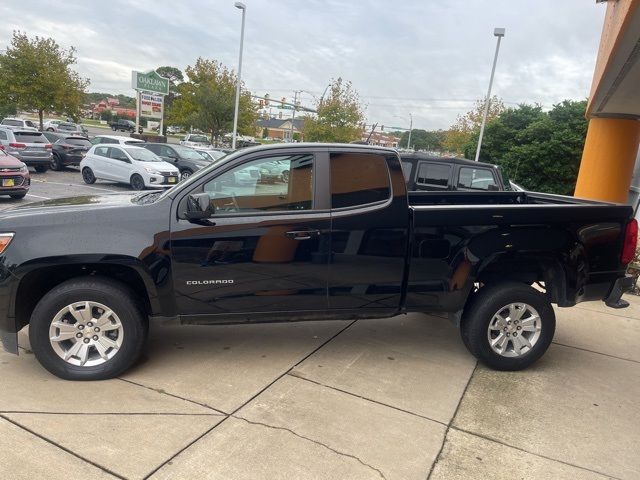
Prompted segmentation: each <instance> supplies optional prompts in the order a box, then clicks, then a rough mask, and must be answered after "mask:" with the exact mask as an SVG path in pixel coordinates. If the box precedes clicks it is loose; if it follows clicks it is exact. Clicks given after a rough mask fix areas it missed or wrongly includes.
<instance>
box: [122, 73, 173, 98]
mask: <svg viewBox="0 0 640 480" xmlns="http://www.w3.org/2000/svg"><path fill="white" fill-rule="evenodd" d="M131 87H133V89H135V90H139V91H144V92H150V93H158V94H160V95H168V94H169V79H168V78H164V77H161V76H160V75H158V74H157V73H156V72H155V71H154V70H150V71H148V72H146V73H143V72H136V71H133V72H131Z"/></svg>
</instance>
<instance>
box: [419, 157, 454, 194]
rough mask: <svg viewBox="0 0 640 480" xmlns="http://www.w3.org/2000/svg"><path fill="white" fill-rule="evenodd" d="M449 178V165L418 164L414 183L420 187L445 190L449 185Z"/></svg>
mask: <svg viewBox="0 0 640 480" xmlns="http://www.w3.org/2000/svg"><path fill="white" fill-rule="evenodd" d="M450 176H451V165H445V164H442V163H427V162H420V167H419V168H418V178H416V183H418V184H420V185H429V186H432V187H444V188H446V187H447V186H448V185H449V177H450Z"/></svg>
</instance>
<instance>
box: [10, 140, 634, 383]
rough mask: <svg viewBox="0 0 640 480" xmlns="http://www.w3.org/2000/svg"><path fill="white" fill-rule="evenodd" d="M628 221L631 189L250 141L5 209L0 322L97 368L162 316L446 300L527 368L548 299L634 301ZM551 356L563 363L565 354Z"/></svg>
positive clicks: (480, 345)
mask: <svg viewBox="0 0 640 480" xmlns="http://www.w3.org/2000/svg"><path fill="white" fill-rule="evenodd" d="M99 149H100V150H101V152H102V154H103V155H106V157H102V158H103V159H104V158H106V159H109V158H111V156H110V155H109V149H112V151H113V150H120V151H122V152H123V153H125V152H126V157H127V158H126V160H128V161H133V160H132V158H130V157H129V153H130V152H133V151H135V152H138V153H140V152H145V153H146V155H148V156H152V155H153V154H152V153H151V152H149V151H148V150H145V149H141V148H137V147H127V146H124V147H118V146H108V145H100V146H96V147H93V148H92V150H93V151H95V150H99ZM90 154H91V156H87V158H85V160H84V161H83V162H88V159H89V158H93V152H90ZM123 157H124V156H123ZM123 160H124V158H123V159H120V158H119V159H117V160H115V161H117V162H121V161H123ZM274 160H280V161H285V162H289V181H288V182H287V183H278V184H266V185H263V184H260V183H256V184H255V185H254V186H250V187H247V188H237V187H235V186H229V185H228V184H227V180H228V179H230V178H233V176H234V173H235V172H236V171H238V170H243V169H246V168H247V167H255V168H258V169H260V168H261V166H262V165H263V164H264V163H268V162H272V161H274ZM96 161H97V162H100V161H103V162H104V161H105V160H96ZM107 161H108V160H107ZM125 165H128V163H126V162H125ZM147 165H150V167H149V168H151V169H154V168H155V167H156V165H158V162H156V161H153V162H149V163H147ZM167 168H168V167H167ZM172 168H173V167H172ZM637 228H638V224H637V222H636V221H635V220H634V219H633V209H632V208H631V207H630V206H628V205H618V204H612V203H604V202H598V201H592V200H582V199H578V198H573V197H565V196H561V195H550V194H541V193H531V192H490V191H487V192H455V191H454V192H451V191H445V192H409V193H407V190H406V186H405V180H404V178H403V173H402V169H401V163H400V158H399V157H398V154H397V153H396V151H395V150H392V149H387V148H381V147H370V146H366V145H349V144H293V145H291V144H289V145H287V144H285V145H273V146H269V147H258V148H253V149H246V150H241V151H239V152H237V153H235V154H233V155H230V156H229V157H227V158H225V160H224V161H222V162H219V163H217V164H214V165H213V166H212V167H211V168H207V169H206V170H204V171H201V173H199V174H196V175H194V176H192V177H191V178H190V179H188V180H186V181H185V182H181V183H180V184H178V185H177V186H176V187H174V188H173V189H171V190H170V191H169V192H167V193H162V192H147V193H145V194H137V195H127V194H118V195H114V194H110V195H92V196H83V197H78V198H73V199H68V198H67V199H59V200H47V201H43V202H38V203H35V204H29V205H26V206H21V207H19V208H17V209H14V210H11V211H6V212H2V213H1V214H0V238H1V239H2V242H1V243H0V245H2V246H1V248H0V266H1V268H0V338H2V341H3V345H4V348H5V349H7V350H8V351H10V352H12V353H17V352H18V342H17V332H18V331H19V330H21V329H22V328H23V327H25V326H26V325H29V337H30V343H31V350H33V352H34V353H35V357H36V358H37V359H38V360H39V362H40V363H41V364H42V365H43V366H44V367H45V368H46V369H48V370H49V371H50V372H52V373H53V374H55V375H57V376H59V377H61V378H65V379H70V380H73V379H75V380H97V379H106V378H112V377H117V376H119V375H121V374H122V373H123V372H125V371H126V370H127V369H128V368H129V367H130V366H131V365H133V364H134V363H135V362H136V360H137V359H138V358H139V357H140V354H141V353H142V351H143V348H144V344H145V337H146V336H147V333H148V330H149V329H148V324H149V323H152V322H157V321H160V320H161V319H178V320H180V321H181V322H182V323H186V324H229V323H249V322H265V321H273V322H276V321H293V320H321V319H325V318H331V319H345V320H347V319H348V320H350V321H352V320H353V319H359V318H360V319H366V318H381V317H391V316H395V315H398V314H403V313H407V312H440V314H448V315H449V318H450V319H451V321H452V322H453V323H454V324H455V325H456V326H457V327H458V328H459V330H460V333H461V336H462V339H463V343H464V344H465V345H466V347H467V348H468V349H469V351H470V352H471V353H472V354H473V355H475V356H476V357H477V358H478V359H479V360H480V361H482V362H483V363H484V364H486V365H488V366H489V367H490V368H493V369H497V370H521V369H524V368H526V367H528V366H529V365H531V364H532V363H534V362H535V361H536V360H538V359H539V358H540V357H541V356H542V355H543V354H544V352H545V351H546V350H547V348H548V347H549V346H550V344H551V341H552V339H553V336H554V332H555V314H554V309H553V308H552V303H555V304H557V305H558V307H571V306H574V305H576V304H577V303H579V302H583V301H596V300H597V301H604V302H605V305H606V306H608V307H614V308H622V307H625V306H628V303H626V302H624V301H623V300H622V298H621V297H622V294H623V292H625V291H626V290H628V289H629V288H630V287H631V286H632V284H633V277H631V276H626V275H625V270H626V267H627V265H628V263H629V262H630V261H631V259H633V256H634V253H635V248H636V243H637V234H638V230H637ZM535 283H539V288H542V289H544V292H541V291H539V290H537V289H534V288H532V287H531V285H532V284H535ZM602 321H606V319H605V318H603V320H602ZM400 322H402V319H401V318H399V319H398V323H400ZM411 341H413V342H417V343H419V342H421V341H422V339H421V338H418V337H416V338H413V339H411ZM194 342H195V340H194ZM185 348H189V345H188V342H187V343H186V345H185ZM555 363H556V364H555V365H554V368H561V367H562V366H561V364H562V358H556V360H555ZM186 368H188V366H187V367H186Z"/></svg>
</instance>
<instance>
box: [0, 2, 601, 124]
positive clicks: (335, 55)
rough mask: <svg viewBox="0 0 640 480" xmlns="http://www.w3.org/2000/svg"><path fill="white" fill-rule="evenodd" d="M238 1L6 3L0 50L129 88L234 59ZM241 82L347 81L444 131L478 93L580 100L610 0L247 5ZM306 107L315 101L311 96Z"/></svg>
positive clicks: (376, 114) (310, 86) (317, 87)
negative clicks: (43, 46)
mask: <svg viewBox="0 0 640 480" xmlns="http://www.w3.org/2000/svg"><path fill="white" fill-rule="evenodd" d="M233 3H234V2H233V0H224V1H222V0H209V1H196V0H180V1H176V0H174V1H165V0H131V1H129V0H110V1H104V0H92V1H86V0H64V1H63V2H56V3H55V4H52V3H50V1H45V0H39V1H38V0H2V1H1V2H0V18H2V21H1V22H0V49H4V48H5V47H6V45H7V44H8V42H9V41H10V38H11V32H12V30H14V29H20V30H22V31H24V32H26V33H27V34H29V35H44V36H51V37H53V38H54V39H55V40H56V41H57V42H58V43H60V44H61V45H63V46H71V45H73V46H75V47H76V49H77V56H78V64H77V69H78V71H79V72H80V74H81V75H82V76H85V77H88V78H89V79H90V81H91V85H90V87H89V91H105V92H113V93H124V94H128V95H133V91H132V90H131V70H133V69H135V70H142V71H146V70H149V69H151V68H156V67H158V66H161V65H172V66H177V67H178V68H181V69H183V68H184V67H186V66H187V65H190V64H193V63H194V61H195V59H196V58H197V57H198V56H202V57H206V58H212V59H217V60H219V61H221V62H222V63H224V64H225V65H227V66H230V67H232V68H234V69H236V68H237V61H238V46H239V38H240V19H241V13H240V11H239V10H237V9H236V8H234V6H233ZM245 3H246V5H247V21H246V32H245V48H244V61H243V69H242V77H243V80H244V81H245V82H246V86H247V88H249V89H250V90H251V91H252V92H254V93H256V94H258V95H263V94H265V93H269V94H270V96H271V98H278V99H279V98H281V97H287V98H292V97H293V91H294V90H306V91H308V92H311V93H312V94H314V95H316V97H319V96H320V95H321V94H322V92H323V90H324V88H325V86H326V85H327V84H328V83H329V81H330V79H331V78H334V77H343V78H345V79H348V80H351V81H352V82H353V84H354V86H355V88H356V90H357V91H358V92H359V93H360V97H361V100H362V103H363V104H364V105H365V106H366V116H367V120H368V122H379V123H381V124H383V125H388V126H393V125H396V126H401V127H408V124H409V113H412V114H413V117H414V128H426V129H436V128H447V127H448V126H449V125H450V124H451V123H452V122H453V121H454V120H455V117H456V115H457V114H458V113H464V112H465V111H467V110H468V109H469V108H470V107H471V106H472V104H473V101H474V99H478V98H482V97H483V96H484V95H485V94H486V89H487V86H488V82H489V74H490V69H491V61H492V58H493V52H494V49H495V37H494V36H493V28H494V27H505V28H506V30H507V32H506V37H505V38H504V40H503V42H502V46H501V50H500V57H499V60H498V68H497V71H496V79H495V83H494V93H495V94H496V95H499V96H500V97H502V98H503V99H504V101H505V103H506V104H507V105H508V106H509V105H516V104H518V103H521V102H528V103H534V102H538V103H541V104H542V105H543V106H545V107H547V108H550V107H551V106H552V105H553V104H554V103H557V102H559V101H561V100H563V99H566V98H570V99H583V98H586V97H587V96H588V93H589V89H590V85H591V78H592V75H593V68H594V64H595V58H596V53H597V48H598V42H599V39H600V32H601V30H602V22H603V18H604V12H605V9H606V4H602V5H596V4H595V1H594V0H515V1H514V0H490V1H487V0H447V1H442V0H439V1H436V0H404V1H394V2H392V1H383V0H358V1H354V0H352V1H350V2H347V1H343V0H245ZM302 102H303V104H305V105H309V106H313V103H314V98H313V96H312V95H311V94H308V93H303V94H302Z"/></svg>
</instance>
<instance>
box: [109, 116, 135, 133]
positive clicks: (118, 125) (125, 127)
mask: <svg viewBox="0 0 640 480" xmlns="http://www.w3.org/2000/svg"><path fill="white" fill-rule="evenodd" d="M109 126H110V127H111V130H113V131H114V132H115V131H121V132H135V131H136V124H135V123H134V122H132V121H131V120H124V119H122V118H121V119H119V120H116V121H115V122H111V123H110V124H109Z"/></svg>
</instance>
